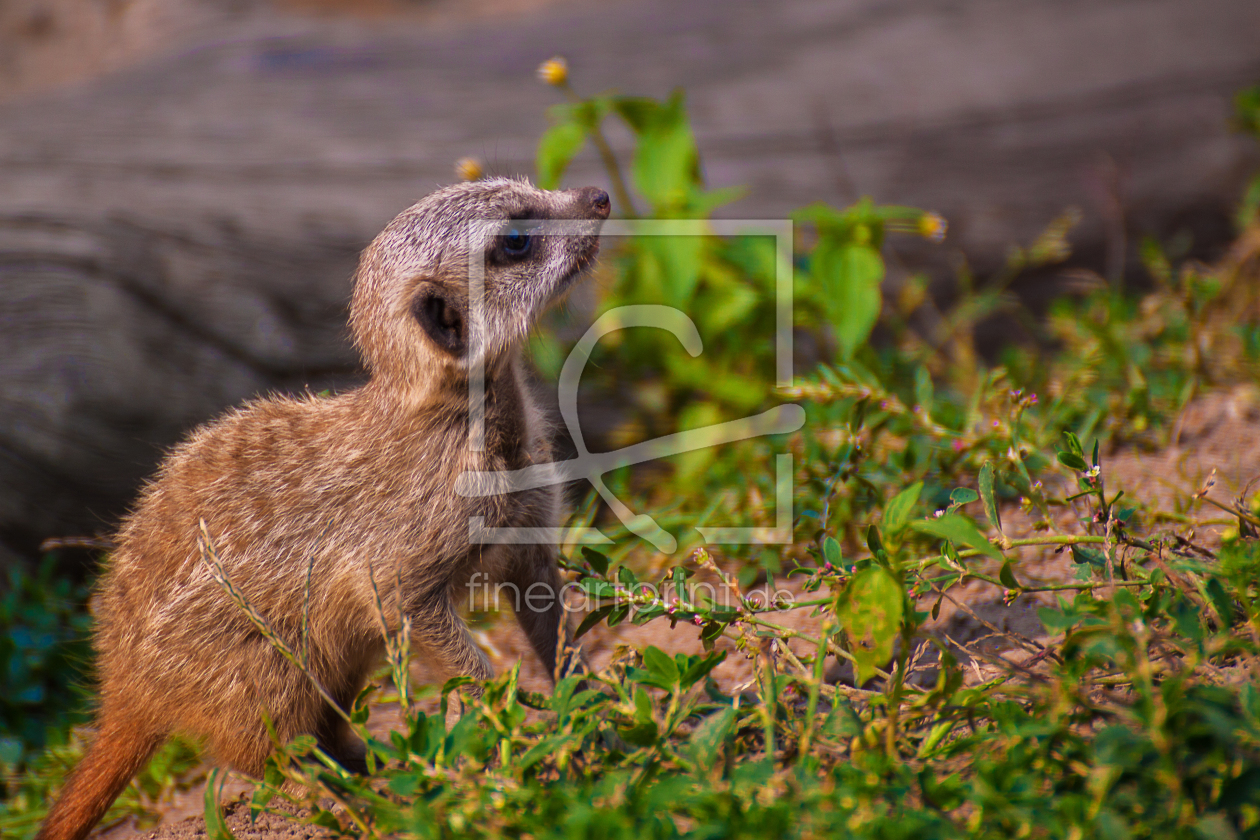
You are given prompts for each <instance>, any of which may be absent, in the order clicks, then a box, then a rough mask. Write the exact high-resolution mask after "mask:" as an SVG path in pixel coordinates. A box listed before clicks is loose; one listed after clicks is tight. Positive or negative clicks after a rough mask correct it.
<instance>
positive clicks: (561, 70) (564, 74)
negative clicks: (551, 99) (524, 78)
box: [538, 55, 569, 87]
mask: <svg viewBox="0 0 1260 840" xmlns="http://www.w3.org/2000/svg"><path fill="white" fill-rule="evenodd" d="M538 78H539V79H540V80H542V81H544V82H546V83H547V84H549V85H555V86H556V87H561V86H563V85H564V84H565V83H566V82H568V81H569V62H567V61H565V60H564V59H563V58H562V57H560V56H558V55H557V56H555V57H554V58H549V59H547V60H546V61H544V62H543V63H542V64H540V65H538Z"/></svg>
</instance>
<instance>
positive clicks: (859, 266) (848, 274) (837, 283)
mask: <svg viewBox="0 0 1260 840" xmlns="http://www.w3.org/2000/svg"><path fill="white" fill-rule="evenodd" d="M812 274H813V277H814V280H815V282H816V283H817V284H818V288H819V291H820V292H821V293H822V296H823V310H824V314H825V315H826V317H827V320H828V321H829V322H830V323H831V326H832V328H833V329H834V330H835V332H836V342H837V343H838V344H839V345H840V347H839V349H840V356H841V358H843V359H848V358H849V357H851V356H852V355H853V353H854V351H855V350H857V348H858V347H860V346H861V345H863V344H865V343H866V340H867V339H868V338H869V337H870V335H871V330H872V329H874V328H875V322H876V321H877V320H878V319H879V310H880V307H881V305H882V304H883V298H882V297H881V295H880V290H879V284H880V281H881V280H883V278H884V260H883V258H882V257H880V255H879V252H878V251H876V250H875V249H874V248H872V247H871V246H869V245H853V244H842V245H838V244H835V243H831V242H827V241H824V242H823V243H821V244H819V246H818V247H817V248H816V249H815V250H814V254H813V258H812Z"/></svg>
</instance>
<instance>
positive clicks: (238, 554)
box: [38, 179, 609, 840]
mask: <svg viewBox="0 0 1260 840" xmlns="http://www.w3.org/2000/svg"><path fill="white" fill-rule="evenodd" d="M608 212H609V202H608V196H607V195H606V194H605V193H604V192H603V191H601V190H598V189H594V188H587V189H584V190H570V191H561V192H549V191H544V190H538V189H535V188H534V187H532V186H530V185H529V184H528V183H526V182H523V181H515V180H507V179H495V180H488V181H480V182H474V183H470V184H462V185H458V186H454V187H448V188H445V189H443V190H439V191H438V192H436V193H433V194H432V195H430V196H428V197H426V198H424V199H422V200H421V201H420V202H419V203H417V204H416V205H415V206H413V207H411V208H409V209H408V210H406V211H404V212H403V213H402V214H400V215H399V216H398V217H397V218H396V219H394V220H393V221H392V222H391V223H390V224H389V225H388V226H387V227H386V228H385V230H384V231H383V232H382V233H381V234H380V235H379V236H378V237H377V238H376V239H375V240H374V241H373V243H372V244H371V245H370V246H369V247H368V248H367V250H366V251H364V253H363V256H362V258H361V260H360V264H359V269H358V271H357V272H356V275H355V279H354V294H353V299H352V303H351V313H350V325H351V331H352V334H353V337H354V341H355V344H356V346H357V347H358V349H359V350H360V352H361V354H362V356H363V359H364V362H365V364H366V367H367V369H368V373H369V380H368V382H367V383H366V384H365V385H364V386H362V387H361V388H358V389H357V390H354V391H350V392H347V393H344V394H339V395H335V396H324V397H321V396H311V395H308V396H305V397H300V398H289V397H272V398H267V399H263V400H258V401H256V402H253V403H250V404H247V405H245V406H243V407H241V408H238V409H235V410H233V411H231V412H229V413H227V414H226V415H224V416H223V417H221V418H220V419H218V420H216V421H214V422H212V423H209V424H207V425H206V426H203V427H201V428H200V429H198V430H196V431H195V432H194V433H193V434H192V435H191V436H190V437H189V438H188V439H187V440H186V441H185V442H184V443H182V444H180V445H179V446H178V447H176V448H175V449H174V450H173V451H172V452H171V453H170V455H169V456H168V457H167V459H166V460H165V461H164V462H163V464H162V466H161V467H160V468H159V471H158V473H157V476H156V477H155V478H154V479H153V481H152V482H150V483H149V485H148V486H147V487H146V488H145V490H144V491H143V492H142V494H141V496H140V499H139V501H138V502H137V504H136V506H135V508H134V510H133V512H132V513H131V515H130V516H129V517H128V518H127V519H126V521H125V522H124V523H123V525H122V527H121V529H120V531H119V534H118V539H117V549H116V550H115V551H114V553H113V555H112V556H111V558H110V559H109V562H108V564H107V568H106V570H105V573H104V575H103V576H102V580H101V583H100V588H99V595H100V598H99V608H98V610H97V616H96V621H97V625H96V629H95V632H94V645H95V648H96V651H97V659H98V665H97V671H98V679H99V701H98V702H99V706H98V710H97V714H96V730H97V731H96V736H95V739H94V741H93V742H92V745H91V747H90V748H89V750H88V752H87V754H86V755H85V757H84V758H83V760H82V761H81V762H80V764H79V766H78V767H77V768H76V769H75V770H74V772H73V773H72V774H71V775H70V777H69V779H68V780H67V783H66V785H65V787H64V790H63V791H62V793H61V798H60V799H59V800H58V801H57V803H56V804H55V805H54V806H53V808H52V809H51V811H50V812H49V815H48V818H47V820H46V821H45V823H44V825H43V827H42V828H41V830H40V833H39V835H38V839H39V840H78V839H79V838H82V837H84V836H86V835H87V833H88V832H89V831H90V830H91V828H92V826H93V825H95V824H96V822H97V821H99V820H100V818H101V816H102V815H103V814H104V813H105V811H106V810H107V809H108V808H109V806H110V804H111V803H112V802H113V801H114V799H115V798H116V797H117V795H118V794H119V793H120V792H121V791H122V789H123V788H124V787H125V786H126V785H127V783H128V782H129V781H130V779H131V778H132V776H134V774H135V773H136V772H137V771H138V770H139V769H140V768H141V767H142V766H143V765H144V764H145V762H147V761H148V759H149V758H150V757H151V756H152V754H153V752H154V751H155V750H156V749H157V748H158V747H159V746H160V745H161V744H162V743H163V742H164V741H165V740H166V739H167V738H168V737H170V736H171V735H172V734H175V733H179V734H183V735H187V736H191V737H193V738H197V739H201V740H204V742H205V743H206V744H207V746H208V747H209V749H210V752H211V753H212V755H213V756H214V757H215V758H216V759H217V760H218V761H220V762H221V763H223V764H226V765H229V766H231V767H234V768H235V769H237V770H240V771H242V772H244V773H247V774H251V775H259V774H260V773H261V771H262V768H263V763H264V761H265V759H266V757H267V755H268V754H269V753H270V751H271V750H272V747H273V745H272V742H271V740H270V736H269V735H268V732H267V728H266V726H265V725H264V714H265V715H266V717H267V718H268V719H269V720H270V721H271V722H272V724H273V726H274V729H275V732H276V734H277V736H278V737H279V738H281V739H283V740H288V739H291V738H292V737H294V736H296V735H298V734H302V733H306V734H311V735H314V736H315V737H316V738H317V739H318V740H319V742H320V744H321V746H322V747H323V748H324V749H325V750H326V751H327V752H328V753H329V754H330V755H332V756H333V757H334V758H336V759H337V760H338V761H340V762H341V763H342V764H343V765H345V766H346V767H347V768H348V769H355V770H358V769H362V766H363V752H362V751H363V747H362V744H359V743H358V742H357V741H356V740H355V739H354V738H353V737H352V735H351V734H350V733H349V731H348V729H347V727H346V726H345V725H344V723H343V722H342V718H341V717H340V715H339V714H338V713H337V711H336V710H335V709H332V708H330V707H329V705H328V704H327V703H326V702H325V701H324V700H323V699H322V697H321V696H320V693H319V691H318V690H317V689H316V687H315V685H314V684H313V683H312V681H311V679H309V678H308V677H307V676H306V675H305V674H303V673H302V672H301V671H299V670H298V669H297V668H296V667H295V666H293V665H292V664H291V663H290V662H288V661H287V660H286V659H285V658H284V657H283V656H282V655H281V654H280V653H279V652H278V651H277V650H276V649H275V648H274V646H273V645H272V644H271V643H270V642H269V641H268V640H267V639H266V638H264V637H263V635H262V634H261V633H260V632H259V631H258V629H257V628H256V627H255V626H254V624H253V623H252V622H251V621H250V619H249V618H248V617H247V616H246V615H245V614H244V613H243V612H242V611H241V610H240V609H239V608H238V607H237V606H236V605H234V604H233V603H232V602H231V600H230V599H229V598H228V596H227V594H226V593H225V592H224V590H223V588H222V586H221V585H220V583H219V582H218V580H216V577H215V575H214V574H213V573H212V569H211V568H210V566H209V564H208V563H207V562H206V558H205V557H203V550H202V546H201V545H199V542H198V534H199V528H200V527H201V523H202V522H204V523H205V525H204V527H205V530H206V533H207V534H208V535H209V538H210V539H211V540H212V541H213V544H214V547H215V550H216V554H217V556H218V558H219V561H220V564H221V569H222V573H223V574H225V575H226V576H227V578H228V579H229V580H230V581H231V582H232V584H233V585H234V587H235V588H236V589H238V590H239V591H240V593H241V594H242V595H243V596H244V597H245V599H246V600H247V601H248V602H249V603H250V605H251V606H252V607H253V608H254V609H255V610H256V611H257V612H258V613H259V614H261V615H262V616H263V617H264V618H265V619H266V620H267V622H268V623H269V624H270V625H271V628H272V630H273V631H274V632H275V633H277V634H278V635H280V636H281V637H282V638H283V639H284V640H285V642H286V643H287V644H289V645H290V646H292V647H294V648H302V649H305V650H308V651H309V668H310V670H311V672H312V673H313V676H314V678H315V679H316V680H318V681H319V683H320V685H321V686H322V687H323V688H324V689H325V690H326V691H327V692H328V693H329V694H330V695H331V696H332V697H333V698H335V699H336V701H337V703H338V704H339V705H341V706H342V707H343V708H346V707H348V706H349V705H350V703H351V702H352V701H353V699H354V697H355V696H356V695H357V694H358V692H359V690H360V689H361V688H362V685H363V683H364V681H365V680H366V678H367V674H368V672H369V671H370V669H371V668H372V667H373V666H374V665H375V663H376V661H377V660H378V659H379V656H380V653H381V650H382V648H383V639H382V635H381V629H380V617H379V616H378V614H377V609H376V606H375V601H374V595H373V587H374V585H375V583H376V582H377V581H380V582H382V583H383V584H384V585H379V586H378V588H377V591H379V592H380V594H381V596H382V598H383V599H384V601H385V607H386V609H385V615H386V617H387V618H388V617H391V616H397V615H399V614H405V615H407V616H408V617H409V619H410V621H411V624H412V628H413V639H414V641H415V642H416V643H417V647H418V648H419V649H420V651H421V654H422V655H426V656H428V657H430V658H431V659H432V660H434V663H435V664H436V665H437V666H438V667H439V668H440V669H443V670H445V671H446V672H448V673H449V674H451V675H467V676H471V677H474V678H477V679H487V678H489V677H491V676H493V671H492V670H491V668H490V665H489V663H488V661H487V660H486V658H485V655H484V654H483V653H482V652H481V651H480V649H478V648H477V646H476V645H475V644H474V643H473V641H472V638H471V636H470V634H469V632H468V629H467V627H466V626H465V625H464V623H463V621H462V620H461V619H460V617H459V615H458V613H457V612H456V607H455V604H454V603H453V600H452V596H453V592H456V591H458V590H459V588H460V587H462V585H463V583H464V581H466V580H468V579H469V577H470V576H471V575H473V574H476V573H484V574H486V575H487V577H488V578H489V579H492V580H496V581H501V582H504V583H507V584H510V585H512V586H513V587H515V589H516V591H518V592H524V591H526V590H528V589H529V588H530V587H531V586H533V585H534V584H536V583H540V582H541V583H544V584H546V585H548V586H550V587H551V592H553V593H558V592H559V587H560V579H559V573H558V571H557V569H556V566H555V561H554V546H546V545H521V546H494V547H488V546H481V545H477V544H474V543H472V542H470V539H469V522H470V520H472V519H473V518H476V517H480V520H479V521H480V522H482V523H485V524H486V525H489V526H491V527H506V528H518V527H519V528H543V527H548V526H554V525H555V524H556V516H557V515H558V502H559V499H558V496H557V491H556V490H555V488H535V489H532V490H527V491H524V492H518V493H512V494H510V495H501V496H482V497H475V498H465V497H462V496H459V495H458V494H456V493H455V492H454V489H453V488H454V484H455V480H456V478H457V477H458V476H459V475H461V474H462V473H464V472H468V471H472V472H478V471H481V472H484V471H501V470H514V469H519V468H521V467H523V466H526V465H528V464H532V463H540V462H545V461H549V460H551V453H550V447H549V444H548V439H547V433H546V431H545V429H544V428H543V427H542V424H541V423H540V422H539V412H538V409H537V408H536V406H535V405H534V403H533V401H532V399H531V397H530V395H529V392H528V389H527V388H526V387H525V379H524V373H523V368H522V363H521V360H520V350H519V347H520V344H521V342H522V340H523V339H524V338H525V336H526V334H527V333H528V331H529V329H530V328H531V327H532V325H533V324H534V322H535V321H536V319H537V317H538V316H539V315H540V314H541V313H542V311H543V310H544V309H545V308H546V307H547V306H548V305H549V304H550V303H551V302H552V301H553V300H554V299H555V298H556V297H558V296H559V295H561V294H563V293H564V292H565V291H566V290H567V289H568V287H569V286H570V285H571V284H572V282H573V281H574V280H575V278H576V277H577V276H579V275H580V274H581V273H582V271H583V270H584V269H585V268H586V267H587V266H588V265H589V264H590V263H591V262H592V260H593V259H594V257H595V255H596V253H597V251H598V235H597V234H598V226H599V224H600V223H601V222H602V221H603V220H604V219H606V218H607V217H608ZM545 220H573V221H575V222H577V223H578V224H577V225H576V226H572V231H573V232H571V233H568V234H566V235H554V236H545V235H541V234H539V233H538V232H537V223H539V222H542V221H545ZM479 231H480V233H479ZM470 267H472V269H473V270H476V271H477V273H478V282H477V284H476V288H475V289H473V290H471V291H472V292H473V294H470V282H469V281H470ZM474 305H476V306H477V307H479V309H480V312H475V311H474V309H473V307H474ZM474 316H476V317H474ZM472 371H480V372H484V373H483V374H482V375H481V378H480V379H479V382H480V383H481V385H482V387H483V389H484V397H485V398H484V405H485V411H484V417H483V418H482V420H481V428H482V432H483V435H484V446H481V447H478V448H471V447H469V446H468V445H467V441H468V435H469V423H470V413H469V397H468V393H469V391H468V389H469V377H470V372H472ZM487 549H489V550H487ZM385 582H388V583H385ZM308 608H309V623H308V625H307V628H306V636H305V637H302V628H303V626H304V625H303V620H302V616H303V613H304V610H307V609H308ZM517 619H518V621H519V623H520V624H521V627H522V628H523V629H524V631H525V633H526V634H527V636H528V637H529V639H530V642H531V644H532V646H533V648H534V650H535V653H536V654H537V655H538V656H539V658H540V659H541V661H542V663H543V664H544V666H545V667H546V668H547V669H548V671H550V672H553V673H554V670H555V666H556V656H557V646H558V639H559V638H560V637H561V636H562V634H563V633H565V632H567V628H565V626H564V618H563V611H562V604H561V603H560V601H559V598H558V597H557V598H553V599H552V600H551V602H550V603H548V604H547V605H546V606H545V607H543V608H537V609H535V608H534V607H533V606H525V607H522V606H521V605H517ZM393 623H394V624H397V621H396V620H393ZM392 629H395V630H396V629H397V627H394V628H392Z"/></svg>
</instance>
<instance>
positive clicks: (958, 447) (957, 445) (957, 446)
mask: <svg viewBox="0 0 1260 840" xmlns="http://www.w3.org/2000/svg"><path fill="white" fill-rule="evenodd" d="M962 448H963V442H962V441H961V440H958V439H957V438H955V439H954V451H955V452H962Z"/></svg>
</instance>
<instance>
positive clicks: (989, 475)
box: [977, 461, 1006, 539]
mask: <svg viewBox="0 0 1260 840" xmlns="http://www.w3.org/2000/svg"><path fill="white" fill-rule="evenodd" d="M977 484H978V485H979V487H980V498H981V499H982V500H984V515H985V516H987V517H989V524H990V525H992V526H993V529H994V530H995V531H997V532H998V534H999V535H1000V536H1001V537H1002V539H1006V534H1005V533H1004V532H1003V531H1002V517H1001V516H1000V515H999V514H998V506H997V497H996V496H995V495H994V492H993V462H992V461H985V462H984V466H983V467H981V468H980V478H979V481H978V482H977Z"/></svg>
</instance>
